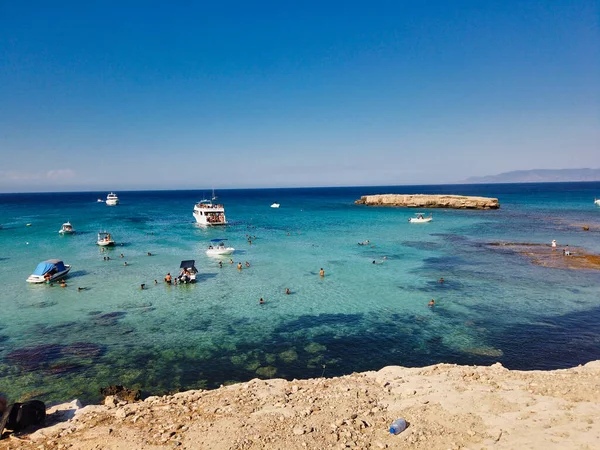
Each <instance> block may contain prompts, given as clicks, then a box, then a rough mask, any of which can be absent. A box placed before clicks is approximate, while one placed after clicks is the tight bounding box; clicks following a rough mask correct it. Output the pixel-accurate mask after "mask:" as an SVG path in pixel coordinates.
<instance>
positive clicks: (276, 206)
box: [271, 203, 281, 208]
mask: <svg viewBox="0 0 600 450" xmlns="http://www.w3.org/2000/svg"><path fill="white" fill-rule="evenodd" d="M280 206H281V205H280V204H279V203H273V204H272V205H271V208H279V207H280Z"/></svg>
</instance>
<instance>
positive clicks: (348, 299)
mask: <svg viewBox="0 0 600 450" xmlns="http://www.w3.org/2000/svg"><path fill="white" fill-rule="evenodd" d="M393 192H398V193H411V192H415V193H459V194H466V195H488V196H495V197H498V198H499V199H500V202H501V204H502V207H501V209H500V210H498V211H453V210H434V211H433V215H434V221H433V222H431V223H429V224H421V225H417V224H409V223H408V221H407V219H408V217H410V216H412V215H413V214H414V212H415V211H413V210H407V209H396V208H369V207H363V206H356V205H354V204H353V201H354V200H355V199H357V198H359V197H360V195H365V194H369V193H393ZM118 194H119V197H120V200H121V204H120V205H119V206H118V207H107V206H105V205H104V204H102V203H97V202H96V198H98V197H105V195H106V193H76V194H74V193H64V194H27V195H26V194H19V195H12V194H11V195H8V194H6V195H0V223H2V224H3V229H1V230H0V269H1V270H2V273H3V275H4V277H3V280H4V281H3V283H2V284H1V285H0V308H1V317H0V346H1V347H0V392H3V393H4V394H6V395H9V397H11V398H15V399H16V398H19V397H21V396H24V395H30V394H31V393H32V392H34V393H35V394H36V395H37V396H38V398H42V399H46V400H64V399H67V398H72V397H80V398H83V399H85V400H89V401H92V400H96V399H97V398H98V396H99V393H98V389H99V387H100V386H105V385H107V384H125V385H127V386H128V387H139V388H142V389H144V390H146V391H148V392H152V393H157V394H158V393H162V392H169V391H173V390H178V389H186V388H194V387H214V386H218V385H219V384H221V383H226V382H231V381H240V380H248V379H251V378H253V377H256V376H261V377H266V376H278V377H287V378H292V377H315V376H321V375H323V374H324V375H325V376H333V375H339V374H343V373H350V372H352V371H359V370H372V369H378V368H380V367H382V366H384V365H390V364H400V365H407V366H418V365H426V364H431V363H437V362H456V363H468V364H490V363H493V362H495V361H501V362H502V363H503V364H504V365H506V366H507V367H512V368H520V369H534V368H554V367H565V366H570V365H573V364H578V363H584V362H586V361H589V360H591V359H597V358H599V357H600V334H599V332H598V327H597V323H598V319H599V318H600V308H599V306H600V283H599V281H600V274H599V273H598V272H588V271H566V270H558V269H548V268H544V267H538V266H534V265H532V264H531V263H530V262H529V261H528V260H526V259H524V258H522V257H520V256H518V255H514V254H509V253H506V252H502V251H499V250H498V249H497V248H493V247H490V246H488V245H486V244H487V243H489V242H495V241H506V242H532V243H549V242H550V241H551V240H552V239H557V240H558V242H559V245H563V244H566V243H568V244H569V245H570V246H572V247H575V246H580V247H584V248H586V249H587V250H589V251H592V252H596V253H600V239H599V237H600V231H599V229H598V228H594V225H595V226H597V227H598V226H600V208H598V207H595V206H594V205H593V198H594V196H595V195H600V183H572V184H543V185H542V184H540V185H535V184H534V185H493V186H491V185H488V186H422V187H415V186H410V187H387V188H385V187H383V188H382V187H376V188H365V187H363V188H322V189H281V190H230V191H221V192H218V193H217V194H218V195H219V196H220V199H219V201H220V202H223V203H224V204H225V207H226V211H227V217H228V220H229V221H230V223H231V224H230V225H229V226H227V227H226V228H224V229H201V228H198V227H197V226H195V224H194V221H193V218H192V215H191V212H192V208H193V205H194V202H195V201H197V200H199V199H200V198H202V197H203V195H202V194H203V193H202V192H194V191H162V192H119V193H118ZM274 201H277V202H279V203H281V208H279V209H272V208H270V207H269V205H270V204H271V203H273V202H274ZM66 220H70V221H71V223H73V225H74V227H75V229H76V230H77V231H78V233H77V234H76V235H74V236H60V235H59V234H58V230H59V228H60V225H61V224H62V223H63V222H64V221H66ZM27 223H31V226H30V227H27V226H25V225H26V224H27ZM582 223H586V224H589V225H591V226H592V227H591V230H590V231H589V232H584V231H582V230H581V227H579V226H574V225H573V224H582ZM104 229H106V230H108V231H110V232H111V233H112V234H113V236H114V238H115V240H116V241H117V242H118V243H123V246H117V247H115V248H114V249H111V250H107V252H105V253H102V252H101V251H100V249H99V248H98V247H97V246H96V245H95V239H96V234H97V232H98V231H100V230H104ZM247 235H251V236H256V238H255V239H253V243H252V245H250V244H249V243H248V241H247ZM214 238H227V239H228V242H229V244H230V245H232V246H233V247H235V248H236V252H235V254H234V256H233V258H234V260H235V263H237V262H238V261H240V262H242V263H244V262H245V261H248V262H250V264H251V267H250V268H245V267H244V269H242V270H241V271H238V270H237V268H236V264H233V265H231V264H229V263H228V261H229V259H228V258H224V259H223V262H224V265H223V268H219V267H218V264H217V261H218V259H214V258H209V257H207V256H206V255H205V253H204V251H205V249H206V246H207V245H208V242H209V241H210V239H214ZM366 239H369V240H370V242H371V245H369V246H359V245H357V243H358V242H362V241H364V240H366ZM147 252H151V253H152V256H147ZM121 253H123V254H124V258H120V257H119V255H120V254H121ZM107 254H108V255H110V257H111V259H110V261H104V260H103V257H104V256H105V255H107ZM384 256H386V257H387V259H385V260H383V257H384ZM48 258H61V259H63V260H64V261H65V262H66V263H67V264H72V265H73V269H72V271H71V273H70V276H69V278H68V287H67V288H64V289H63V288H60V287H58V286H53V287H50V286H48V285H29V284H27V283H25V281H24V280H25V278H26V277H27V276H28V275H29V274H30V273H31V272H32V271H33V269H34V268H35V266H36V264H37V263H38V262H39V261H41V260H44V259H48ZM183 259H195V260H196V265H197V267H198V269H199V270H200V276H199V282H198V283H197V284H196V285H191V286H190V285H184V286H167V285H165V284H164V283H162V281H161V280H162V278H163V277H164V275H165V274H166V273H167V272H171V273H176V272H177V271H178V267H179V262H180V261H181V260H183ZM373 260H375V261H377V262H382V264H372V261H373ZM124 261H127V263H128V265H127V266H124V265H123V262H124ZM321 267H323V268H324V269H325V272H326V276H325V277H324V278H321V277H319V274H318V273H319V269H320V268H321ZM440 277H444V279H445V280H446V282H445V283H444V284H439V283H437V280H438V279H439V278H440ZM155 279H156V280H158V284H156V285H155V284H154V283H153V280H155ZM141 283H145V284H146V289H145V290H143V291H142V290H140V289H139V286H140V284H141ZM77 287H85V288H86V289H85V290H83V291H78V290H77ZM286 287H289V288H290V289H291V291H292V294H291V295H285V288H286ZM260 297H263V298H264V299H265V300H266V303H265V304H264V305H259V304H258V299H259V298H260ZM431 298H435V301H436V307H435V308H433V309H431V308H428V307H427V302H428V301H429V300H430V299H431ZM73 344H75V345H73Z"/></svg>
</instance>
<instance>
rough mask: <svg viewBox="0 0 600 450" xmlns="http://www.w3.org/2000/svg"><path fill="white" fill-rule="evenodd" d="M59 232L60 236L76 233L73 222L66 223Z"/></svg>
mask: <svg viewBox="0 0 600 450" xmlns="http://www.w3.org/2000/svg"><path fill="white" fill-rule="evenodd" d="M58 232H59V233H60V234H73V233H75V229H74V228H73V225H71V222H65V223H63V224H62V227H61V228H60V230H58Z"/></svg>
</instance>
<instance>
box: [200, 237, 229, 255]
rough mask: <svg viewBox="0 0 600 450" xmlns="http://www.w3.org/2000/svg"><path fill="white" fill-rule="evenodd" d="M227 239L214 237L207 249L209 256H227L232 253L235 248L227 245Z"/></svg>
mask: <svg viewBox="0 0 600 450" xmlns="http://www.w3.org/2000/svg"><path fill="white" fill-rule="evenodd" d="M226 240H227V239H212V240H211V241H210V242H211V244H210V245H209V246H208V249H207V250H206V254H207V255H208V256H225V255H231V254H232V253H233V252H234V251H235V248H233V247H227V246H225V242H224V241H226Z"/></svg>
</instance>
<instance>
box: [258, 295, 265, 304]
mask: <svg viewBox="0 0 600 450" xmlns="http://www.w3.org/2000/svg"><path fill="white" fill-rule="evenodd" d="M258 303H259V304H260V305H264V303H265V301H264V300H263V299H262V297H261V298H260V300H259V301H258Z"/></svg>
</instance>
